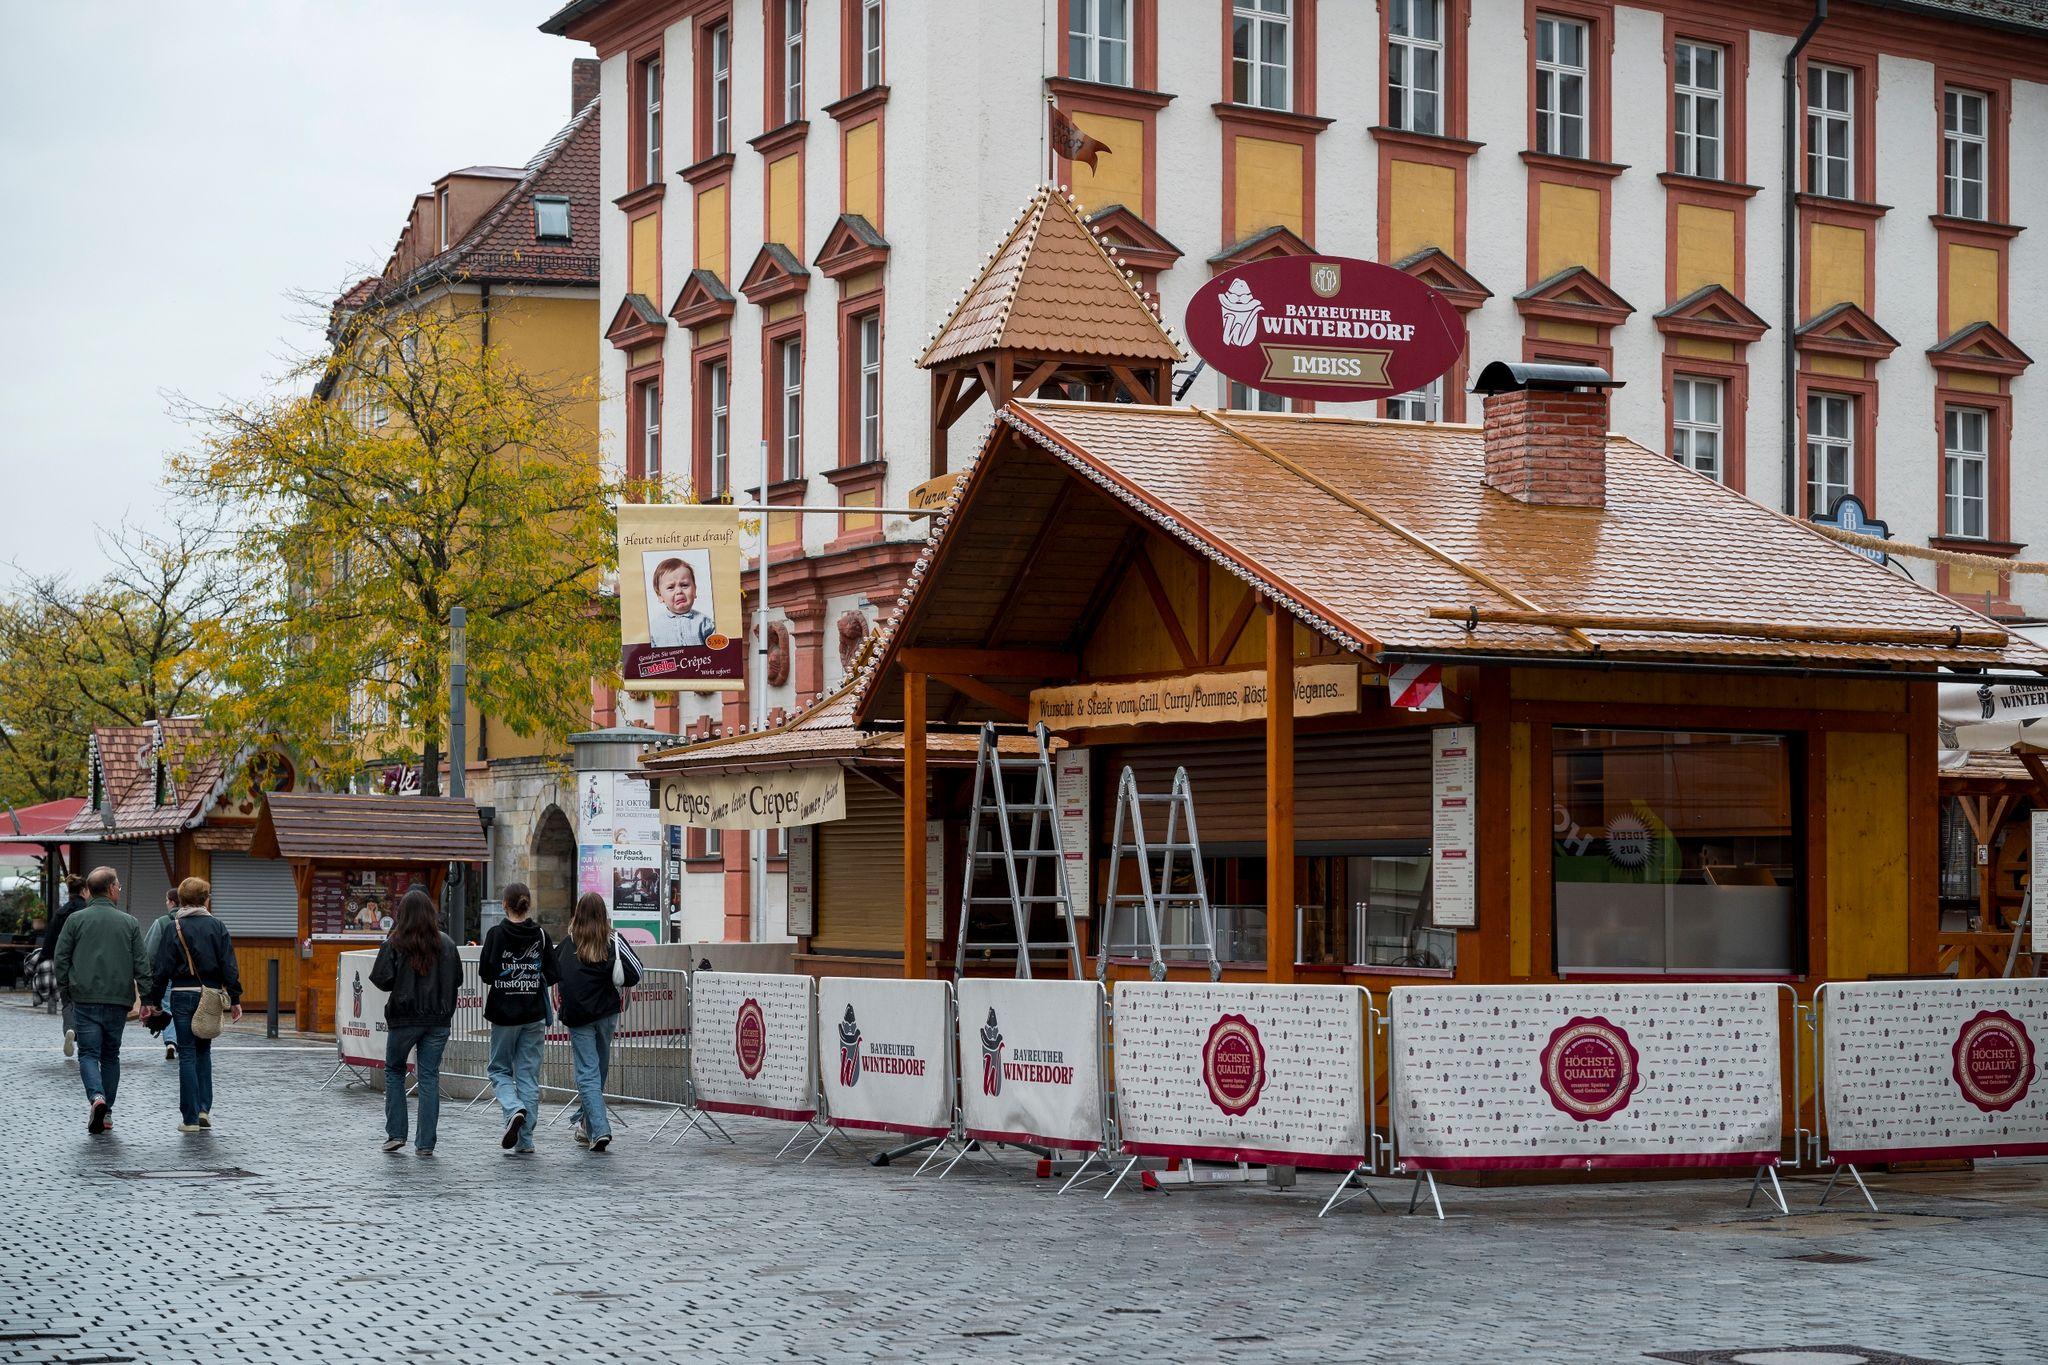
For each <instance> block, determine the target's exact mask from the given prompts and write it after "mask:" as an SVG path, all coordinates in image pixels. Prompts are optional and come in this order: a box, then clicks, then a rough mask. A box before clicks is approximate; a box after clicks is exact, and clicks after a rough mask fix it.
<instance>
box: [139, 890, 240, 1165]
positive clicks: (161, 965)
mask: <svg viewBox="0 0 2048 1365" xmlns="http://www.w3.org/2000/svg"><path fill="white" fill-rule="evenodd" d="M177 895H178V913H177V915H176V917H175V918H173V919H172V920H171V921H170V923H169V924H168V925H166V926H165V927H164V928H163V929H162V930H161V931H160V932H158V933H157V934H155V935H154V937H155V940H156V955H155V957H154V958H153V959H152V962H151V968H150V979H151V980H153V981H159V982H165V983H168V985H167V987H166V989H165V991H164V1000H165V1001H166V1004H165V1006H164V1007H165V1008H166V1009H168V1010H169V1011H170V1012H171V1027H172V1028H173V1029H175V1030H176V1033H175V1035H174V1036H175V1037H176V1038H177V1040H178V1053H177V1056H178V1115H179V1118H180V1120H181V1122H180V1123H179V1124H178V1131H179V1132H181V1133H198V1132H203V1131H204V1130H206V1129H208V1128H211V1127H213V1040H212V1039H211V1038H201V1037H200V1036H199V1035H198V1034H196V1033H194V1032H193V1031H192V1015H193V1012H194V1011H196V1010H197V1009H198V1008H199V992H200V988H201V987H203V986H212V987H214V988H216V989H218V990H224V991H226V992H227V993H228V1000H229V1002H230V1003H229V1010H228V1017H229V1018H230V1019H240V1018H241V1017H242V972H241V968H240V967H239V966H237V965H236V963H235V943H234V938H233V936H232V935H230V934H229V933H228V927H227V926H226V925H225V924H222V923H221V922H220V921H219V920H217V919H215V918H214V917H213V888H212V887H211V886H209V885H208V884H207V883H206V881H205V880H204V879H202V878H199V877H187V878H185V880H184V881H182V882H179V883H178V892H177Z"/></svg>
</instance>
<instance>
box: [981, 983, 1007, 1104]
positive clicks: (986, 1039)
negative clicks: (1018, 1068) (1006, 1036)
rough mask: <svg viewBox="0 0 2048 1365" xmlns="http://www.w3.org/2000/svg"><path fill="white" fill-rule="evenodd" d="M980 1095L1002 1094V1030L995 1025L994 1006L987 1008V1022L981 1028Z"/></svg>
mask: <svg viewBox="0 0 2048 1365" xmlns="http://www.w3.org/2000/svg"><path fill="white" fill-rule="evenodd" d="M981 1093H982V1094H984V1095H1000V1094H1002V1093H1003V1030H1002V1027H1001V1026H1000V1025H999V1024H997V1023H996V1010H995V1006H993V1005H991V1006H989V1010H988V1022H987V1023H986V1024H983V1025H982V1026H981Z"/></svg>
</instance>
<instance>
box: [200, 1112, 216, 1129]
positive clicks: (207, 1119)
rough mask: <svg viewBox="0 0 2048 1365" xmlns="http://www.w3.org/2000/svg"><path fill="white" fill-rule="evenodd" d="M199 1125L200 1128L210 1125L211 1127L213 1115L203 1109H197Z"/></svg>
mask: <svg viewBox="0 0 2048 1365" xmlns="http://www.w3.org/2000/svg"><path fill="white" fill-rule="evenodd" d="M199 1126H200V1127H201V1128H211V1127H213V1115H211V1114H209V1113H207V1112H206V1111H205V1110H204V1109H202V1110H200V1111H199Z"/></svg>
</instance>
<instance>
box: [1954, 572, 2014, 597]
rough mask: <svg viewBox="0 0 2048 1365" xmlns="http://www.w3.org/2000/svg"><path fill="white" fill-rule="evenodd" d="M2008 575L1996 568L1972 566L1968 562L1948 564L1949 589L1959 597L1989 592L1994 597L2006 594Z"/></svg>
mask: <svg viewBox="0 0 2048 1365" xmlns="http://www.w3.org/2000/svg"><path fill="white" fill-rule="evenodd" d="M2005 577H2006V575H2004V574H2002V573H2000V572H1999V571H1998V570H1996V569H1978V568H1972V567H1971V566H1969V565H1967V564H1951V565H1949V566H1948V590H1949V592H1950V593H1952V594H1954V595H1955V596H1957V597H1973V596H1975V595H1977V594H1979V593H1989V594H1991V595H1992V596H1994V597H2002V596H2004V595H2005V583H2004V582H2003V581H2002V580H2003V579H2004V578H2005Z"/></svg>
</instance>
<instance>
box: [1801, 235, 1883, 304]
mask: <svg viewBox="0 0 2048 1365" xmlns="http://www.w3.org/2000/svg"><path fill="white" fill-rule="evenodd" d="M1867 240H1868V239H1867V237H1866V235H1865V233H1864V231H1863V229H1862V228H1851V227H1838V226H1836V225H1835V224H1833V223H1815V224H1814V225H1813V232H1812V234H1811V235H1810V236H1809V237H1808V238H1807V243H1806V278H1807V280H1808V282H1809V284H1810V286H1811V290H1812V299H1813V311H1814V312H1815V313H1824V312H1826V311H1827V310H1828V309H1830V308H1832V307H1834V306H1835V305H1836V304H1838V303H1843V302H1848V303H1853V304H1855V305H1856V306H1857V307H1859V308H1868V307H1870V300H1869V299H1867V298H1865V297H1864V296H1863V247H1864V243H1865V241H1867Z"/></svg>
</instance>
